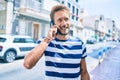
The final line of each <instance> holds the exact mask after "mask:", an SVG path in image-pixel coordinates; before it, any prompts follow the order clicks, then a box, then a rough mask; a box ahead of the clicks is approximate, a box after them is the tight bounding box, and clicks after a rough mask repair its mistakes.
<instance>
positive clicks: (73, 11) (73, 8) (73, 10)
mask: <svg viewBox="0 0 120 80" xmlns="http://www.w3.org/2000/svg"><path fill="white" fill-rule="evenodd" d="M74 13H75V7H74V6H73V7H72V14H73V15H72V19H74V17H75V16H74Z"/></svg>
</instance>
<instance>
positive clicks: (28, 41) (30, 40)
mask: <svg viewBox="0 0 120 80" xmlns="http://www.w3.org/2000/svg"><path fill="white" fill-rule="evenodd" d="M25 42H26V43H34V40H33V39H31V38H26V39H25Z"/></svg>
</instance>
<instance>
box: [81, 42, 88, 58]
mask: <svg viewBox="0 0 120 80" xmlns="http://www.w3.org/2000/svg"><path fill="white" fill-rule="evenodd" d="M86 51H87V49H86V44H85V43H84V42H83V45H82V58H85V57H87V53H86Z"/></svg>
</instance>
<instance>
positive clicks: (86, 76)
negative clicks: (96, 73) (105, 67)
mask: <svg viewBox="0 0 120 80" xmlns="http://www.w3.org/2000/svg"><path fill="white" fill-rule="evenodd" d="M81 80H90V76H89V74H88V72H85V73H82V74H81Z"/></svg>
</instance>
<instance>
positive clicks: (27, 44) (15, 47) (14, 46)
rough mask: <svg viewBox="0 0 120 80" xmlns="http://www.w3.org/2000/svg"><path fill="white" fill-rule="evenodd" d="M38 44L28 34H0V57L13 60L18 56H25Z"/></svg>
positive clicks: (6, 60)
mask: <svg viewBox="0 0 120 80" xmlns="http://www.w3.org/2000/svg"><path fill="white" fill-rule="evenodd" d="M35 46H36V43H35V41H34V40H33V39H32V38H31V37H30V36H26V35H0V58H1V59H3V60H4V61H5V62H12V61H14V60H15V59H16V58H17V57H24V56H25V55H26V54H27V53H28V52H29V51H30V50H31V49H33V48H34V47H35Z"/></svg>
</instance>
